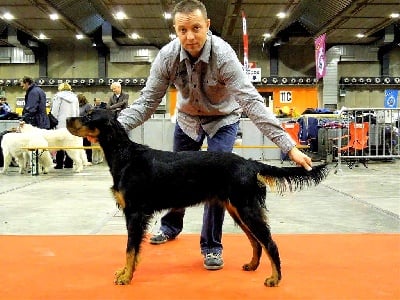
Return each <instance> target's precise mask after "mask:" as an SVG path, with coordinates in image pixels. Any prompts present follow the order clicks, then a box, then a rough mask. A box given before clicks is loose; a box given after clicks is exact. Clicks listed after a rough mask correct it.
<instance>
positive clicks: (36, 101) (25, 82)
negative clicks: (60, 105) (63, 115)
mask: <svg viewBox="0 0 400 300" xmlns="http://www.w3.org/2000/svg"><path fill="white" fill-rule="evenodd" d="M20 85H21V87H22V89H23V90H24V91H25V105H24V108H23V110H22V120H23V121H24V122H26V123H28V124H31V125H33V126H35V127H38V128H43V129H48V128H49V127H50V121H49V117H48V116H47V112H46V93H45V92H44V91H43V90H42V89H41V88H40V87H38V86H37V85H36V83H35V82H34V81H33V79H32V78H31V77H29V76H24V78H22V79H21V81H20Z"/></svg>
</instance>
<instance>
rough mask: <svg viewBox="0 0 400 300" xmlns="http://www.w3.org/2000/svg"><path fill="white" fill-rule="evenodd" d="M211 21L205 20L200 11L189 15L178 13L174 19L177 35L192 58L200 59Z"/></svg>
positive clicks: (197, 10)
mask: <svg viewBox="0 0 400 300" xmlns="http://www.w3.org/2000/svg"><path fill="white" fill-rule="evenodd" d="M209 27H210V20H209V19H205V18H204V16H203V15H202V13H201V11H200V10H199V9H196V10H195V11H193V12H191V13H189V14H183V13H177V14H176V15H175V19H174V28H175V32H176V35H177V36H178V38H179V41H180V42H181V45H182V47H183V49H185V50H186V51H187V52H189V54H190V55H191V56H192V57H195V58H197V57H199V56H200V54H201V50H202V49H203V46H204V44H205V42H206V40H207V32H208V28H209Z"/></svg>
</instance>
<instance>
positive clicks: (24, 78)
mask: <svg viewBox="0 0 400 300" xmlns="http://www.w3.org/2000/svg"><path fill="white" fill-rule="evenodd" d="M21 81H22V82H23V83H29V85H31V84H32V83H33V79H32V78H31V77H29V76H24V77H23V78H22V79H21Z"/></svg>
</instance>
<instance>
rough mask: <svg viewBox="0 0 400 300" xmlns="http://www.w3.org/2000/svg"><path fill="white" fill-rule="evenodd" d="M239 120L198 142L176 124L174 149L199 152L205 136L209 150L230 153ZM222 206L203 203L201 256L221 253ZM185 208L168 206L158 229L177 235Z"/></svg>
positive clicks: (202, 137) (173, 235)
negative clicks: (169, 208)
mask: <svg viewBox="0 0 400 300" xmlns="http://www.w3.org/2000/svg"><path fill="white" fill-rule="evenodd" d="M238 128H239V122H237V123H235V124H232V125H227V126H224V127H222V128H220V129H219V130H218V132H217V133H216V134H215V135H214V136H213V137H212V138H210V137H209V136H208V135H207V134H206V133H205V132H203V134H202V135H201V138H200V140H199V141H194V140H193V139H192V138H190V137H189V136H187V135H186V134H185V133H184V132H183V131H182V129H181V128H180V127H179V125H178V123H176V126H175V132H174V149H173V150H174V151H176V152H178V151H199V150H200V148H201V146H202V144H203V141H204V139H205V138H206V137H207V144H208V149H207V150H208V151H219V152H232V149H233V144H234V143H235V139H236V135H237V131H238ZM224 215H225V209H224V207H222V206H220V205H218V204H209V203H206V204H204V213H203V226H202V229H201V236H200V248H201V253H202V254H203V255H205V254H208V253H222V243H221V238H222V224H223V222H224ZM184 216H185V209H184V208H179V209H171V210H169V211H168V213H167V214H166V215H164V216H163V217H162V218H161V228H160V230H161V231H162V232H163V233H164V234H166V235H168V236H169V237H170V238H174V237H176V236H177V235H178V234H179V233H180V232H181V231H182V228H183V217H184Z"/></svg>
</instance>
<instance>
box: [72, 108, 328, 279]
mask: <svg viewBox="0 0 400 300" xmlns="http://www.w3.org/2000/svg"><path fill="white" fill-rule="evenodd" d="M67 127H68V130H69V131H70V132H71V133H72V134H74V135H77V136H81V137H88V138H89V139H91V140H93V139H97V140H98V141H99V143H100V146H101V147H102V148H103V151H104V155H105V158H106V161H107V163H108V165H109V167H110V172H111V175H112V177H113V186H112V187H111V190H112V193H113V194H114V197H115V199H116V201H117V203H118V205H119V206H120V207H121V208H122V209H123V211H124V215H125V219H126V227H127V230H128V241H127V247H126V265H125V267H124V268H122V269H121V270H119V271H118V272H117V273H116V277H115V283H116V284H129V283H130V281H131V279H132V276H133V272H134V271H135V269H136V265H137V262H138V255H139V251H140V245H141V243H142V240H143V238H144V237H145V233H146V229H147V227H148V223H149V220H150V219H151V217H152V216H153V214H154V213H155V212H157V211H160V210H163V209H168V208H179V207H187V206H192V205H196V204H199V203H202V202H205V201H213V202H215V203H219V204H220V205H223V206H224V207H225V208H226V209H227V211H228V212H229V214H230V215H231V216H232V218H233V219H234V220H235V222H236V223H237V224H238V225H239V226H240V227H241V228H242V230H243V231H244V232H245V234H246V235H247V237H248V239H249V240H250V243H251V246H252V247H253V256H252V258H251V260H250V262H249V263H246V264H245V265H243V270H246V271H251V270H256V269H257V267H258V265H259V262H260V257H261V253H262V248H264V250H265V252H266V253H267V256H268V257H269V259H270V262H271V266H272V275H271V276H270V277H268V278H267V279H266V280H265V283H264V284H265V285H266V286H277V285H278V283H279V281H280V279H281V263H280V258H279V252H278V248H277V246H276V244H275V242H274V241H273V240H272V237H271V232H270V229H269V225H268V223H267V218H266V207H265V196H266V186H267V185H268V186H270V187H274V188H276V189H277V190H278V191H280V192H283V191H285V190H289V191H293V190H298V189H301V188H302V187H305V186H309V185H312V184H318V183H319V182H320V181H321V180H322V179H324V178H325V177H326V175H327V174H328V170H327V167H326V166H325V165H321V166H317V167H314V168H313V170H312V171H309V172H308V171H306V170H304V169H303V168H300V167H286V168H278V167H273V166H270V165H267V164H264V163H261V162H257V161H254V160H248V159H244V158H242V157H240V156H238V155H235V154H233V153H222V152H203V151H187V152H169V151H160V150H154V149H151V148H149V147H147V146H144V145H140V144H137V143H134V142H132V141H131V140H130V139H129V137H128V134H127V133H126V132H125V130H124V128H123V127H122V126H121V124H120V123H119V122H118V121H117V120H116V119H115V117H114V114H112V113H111V112H109V111H107V110H101V109H95V110H93V111H92V112H90V113H89V114H87V115H86V116H83V117H76V118H69V119H68V120H67Z"/></svg>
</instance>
